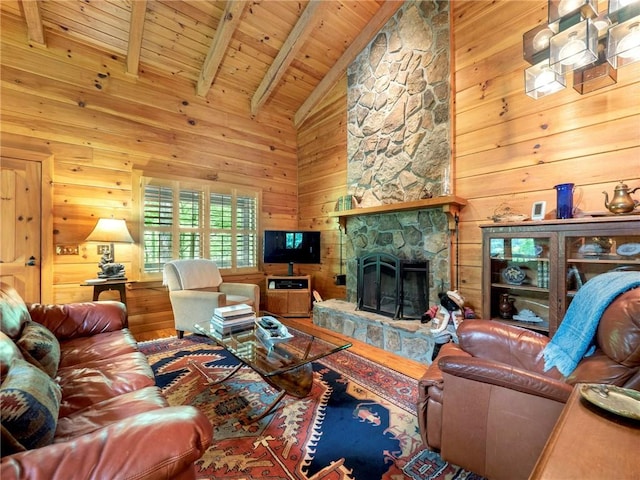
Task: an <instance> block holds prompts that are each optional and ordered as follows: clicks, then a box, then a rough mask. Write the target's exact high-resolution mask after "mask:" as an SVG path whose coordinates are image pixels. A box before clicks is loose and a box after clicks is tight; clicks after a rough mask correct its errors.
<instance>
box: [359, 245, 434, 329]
mask: <svg viewBox="0 0 640 480" xmlns="http://www.w3.org/2000/svg"><path fill="white" fill-rule="evenodd" d="M356 260H357V261H356V264H357V266H358V267H357V268H358V277H357V290H358V310H364V311H367V312H373V313H379V314H381V315H386V316H387V317H391V318H393V319H401V318H402V319H407V318H409V319H411V318H413V319H419V318H420V317H421V315H422V314H423V313H424V312H425V311H426V310H427V302H428V301H429V279H428V274H429V267H428V265H429V264H428V263H427V262H407V261H404V260H401V259H400V258H399V257H397V256H395V255H390V254H387V253H379V252H378V253H370V254H367V255H364V256H363V257H358V258H357V259H356Z"/></svg>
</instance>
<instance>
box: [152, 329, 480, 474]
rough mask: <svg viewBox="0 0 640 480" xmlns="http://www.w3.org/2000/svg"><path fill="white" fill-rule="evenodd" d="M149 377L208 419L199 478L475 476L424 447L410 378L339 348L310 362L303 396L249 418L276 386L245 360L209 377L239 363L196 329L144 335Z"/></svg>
mask: <svg viewBox="0 0 640 480" xmlns="http://www.w3.org/2000/svg"><path fill="white" fill-rule="evenodd" d="M139 346H140V350H141V351H142V352H143V353H144V354H145V355H146V356H147V357H148V359H149V363H150V364H151V366H152V368H153V370H154V373H155V375H156V383H157V385H158V386H159V387H160V388H162V390H163V392H164V394H165V395H166V397H167V398H168V401H169V403H170V404H172V405H180V404H187V405H194V406H196V407H197V408H199V409H200V410H201V411H203V412H204V413H205V414H206V415H207V416H208V417H209V419H210V420H211V422H212V424H213V426H214V441H213V445H212V446H211V447H210V448H209V449H208V451H207V452H206V453H205V454H204V456H203V457H202V458H201V459H200V460H199V462H198V463H197V467H198V468H199V474H198V478H200V479H208V478H225V479H243V480H245V479H247V480H248V479H300V480H312V479H327V480H333V479H354V480H376V479H378V478H379V479H389V480H392V479H393V480H395V479H405V478H412V479H429V480H449V479H451V480H453V479H475V478H478V477H476V476H475V475H473V474H469V473H468V472H466V471H464V470H462V469H460V468H458V467H455V466H453V465H449V464H448V463H446V462H444V461H443V460H442V459H441V458H440V457H439V456H438V455H437V454H434V453H433V452H430V451H428V450H424V449H423V445H422V442H421V440H420V436H419V433H418V424H417V418H416V414H415V403H416V396H417V382H416V381H415V380H413V379H411V378H409V377H406V376H404V375H401V374H399V373H396V372H394V371H392V370H389V369H387V368H385V367H382V366H380V365H378V364H376V363H373V362H370V361H368V360H366V359H364V358H362V357H359V356H357V355H354V354H352V353H350V352H348V351H343V352H338V353H336V354H334V355H331V356H329V357H326V358H324V359H323V360H322V361H318V362H314V363H313V372H314V373H313V375H314V382H313V388H312V390H311V393H310V395H309V396H308V397H306V398H303V399H297V398H294V397H290V396H285V397H284V399H283V400H282V401H281V402H280V404H279V406H278V407H277V408H276V409H275V410H274V411H273V412H272V413H270V414H269V415H267V416H266V417H264V418H263V419H261V420H259V421H256V422H254V423H252V424H250V425H243V424H241V423H240V422H239V421H238V419H239V418H242V417H245V416H247V415H250V414H256V413H259V412H261V411H262V410H263V409H264V407H265V405H268V404H269V403H271V401H272V400H273V399H274V398H275V396H276V394H277V392H275V391H274V390H273V389H272V388H271V387H269V385H268V384H267V383H265V382H264V381H263V380H262V379H261V377H260V376H259V375H258V374H257V373H255V372H253V370H251V369H250V368H249V367H246V366H245V367H242V368H241V369H240V370H239V371H238V372H237V373H236V374H235V375H234V376H232V377H231V378H229V379H228V380H226V381H224V382H222V383H219V384H217V385H211V384H209V383H207V381H206V380H205V378H204V377H203V375H201V374H200V373H199V372H198V371H196V370H197V369H196V368H194V367H193V363H192V362H194V361H195V362H196V363H197V364H199V365H201V366H203V367H204V369H205V370H206V372H207V373H208V374H209V375H210V376H211V377H213V378H221V377H223V376H224V375H225V374H227V373H229V372H230V371H231V370H232V369H233V368H234V367H235V366H236V365H237V363H238V361H237V359H235V358H234V357H233V356H232V355H230V354H229V353H228V352H226V351H225V350H224V349H222V348H220V347H216V346H213V345H211V344H210V343H209V341H208V340H207V339H205V338H204V337H200V336H196V335H189V336H187V337H185V338H184V339H182V340H178V339H176V338H170V339H164V340H157V341H152V342H143V343H140V344H139Z"/></svg>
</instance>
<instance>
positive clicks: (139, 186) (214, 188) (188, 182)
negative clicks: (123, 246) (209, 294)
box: [132, 170, 262, 281]
mask: <svg viewBox="0 0 640 480" xmlns="http://www.w3.org/2000/svg"><path fill="white" fill-rule="evenodd" d="M133 176H134V182H133V192H132V193H133V198H134V199H135V200H136V201H137V202H138V208H137V209H135V210H136V213H137V218H135V219H134V220H135V226H134V230H136V232H135V234H136V238H138V239H139V243H138V244H137V245H136V247H137V252H135V253H134V254H133V258H132V268H133V271H136V272H138V276H139V280H140V281H158V280H162V272H152V273H147V272H145V271H144V232H145V225H144V193H145V189H144V186H145V185H147V184H149V183H151V182H153V183H152V184H153V185H158V186H168V187H171V188H172V191H173V195H174V202H175V200H176V198H177V196H178V195H179V191H180V190H185V189H192V190H198V191H202V192H203V195H204V196H205V199H206V202H205V204H206V207H207V208H203V212H202V223H203V225H202V227H201V228H197V230H199V231H201V232H202V240H201V241H202V248H203V250H202V252H203V253H202V258H208V252H209V239H208V236H209V232H210V218H209V214H210V211H209V210H210V209H209V208H208V207H209V199H210V194H211V193H221V194H230V195H232V197H233V203H234V205H235V200H236V198H237V196H239V195H243V194H244V195H247V196H252V197H254V198H255V199H256V230H255V234H256V264H255V266H253V267H237V266H235V264H236V262H237V257H236V252H235V250H234V251H233V252H232V263H233V265H234V266H232V267H231V268H220V273H221V274H222V275H244V274H253V273H258V272H259V271H260V265H261V251H262V246H261V245H260V239H261V231H262V228H261V223H262V222H261V205H262V189H260V188H252V187H247V186H244V185H236V184H231V183H221V182H217V181H212V180H195V179H193V178H189V177H181V176H171V177H164V176H161V175H149V174H146V175H145V173H144V172H143V171H139V170H134V171H133ZM239 230H240V231H241V230H244V229H237V224H236V219H235V210H234V215H233V226H232V229H231V232H232V235H236V233H237V232H238V231H239ZM181 231H184V230H181V229H180V226H179V225H176V224H175V222H174V223H173V224H172V225H171V232H172V236H173V237H174V238H178V236H179V233H180V232H181ZM174 249H175V247H174ZM172 256H173V258H177V256H175V250H174V255H172Z"/></svg>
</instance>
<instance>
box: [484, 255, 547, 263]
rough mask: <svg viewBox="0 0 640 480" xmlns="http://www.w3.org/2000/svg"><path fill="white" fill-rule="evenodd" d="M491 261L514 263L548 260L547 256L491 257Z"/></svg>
mask: <svg viewBox="0 0 640 480" xmlns="http://www.w3.org/2000/svg"><path fill="white" fill-rule="evenodd" d="M491 260H493V261H512V262H514V263H527V262H548V261H549V259H548V258H547V257H518V256H516V257H491Z"/></svg>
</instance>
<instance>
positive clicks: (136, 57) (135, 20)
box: [127, 0, 147, 75]
mask: <svg viewBox="0 0 640 480" xmlns="http://www.w3.org/2000/svg"><path fill="white" fill-rule="evenodd" d="M146 13H147V0H136V1H135V2H133V4H132V5H131V22H129V43H128V45H127V73H130V74H132V75H138V65H139V64H140V50H141V48H142V32H143V30H144V18H145V15H146Z"/></svg>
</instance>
